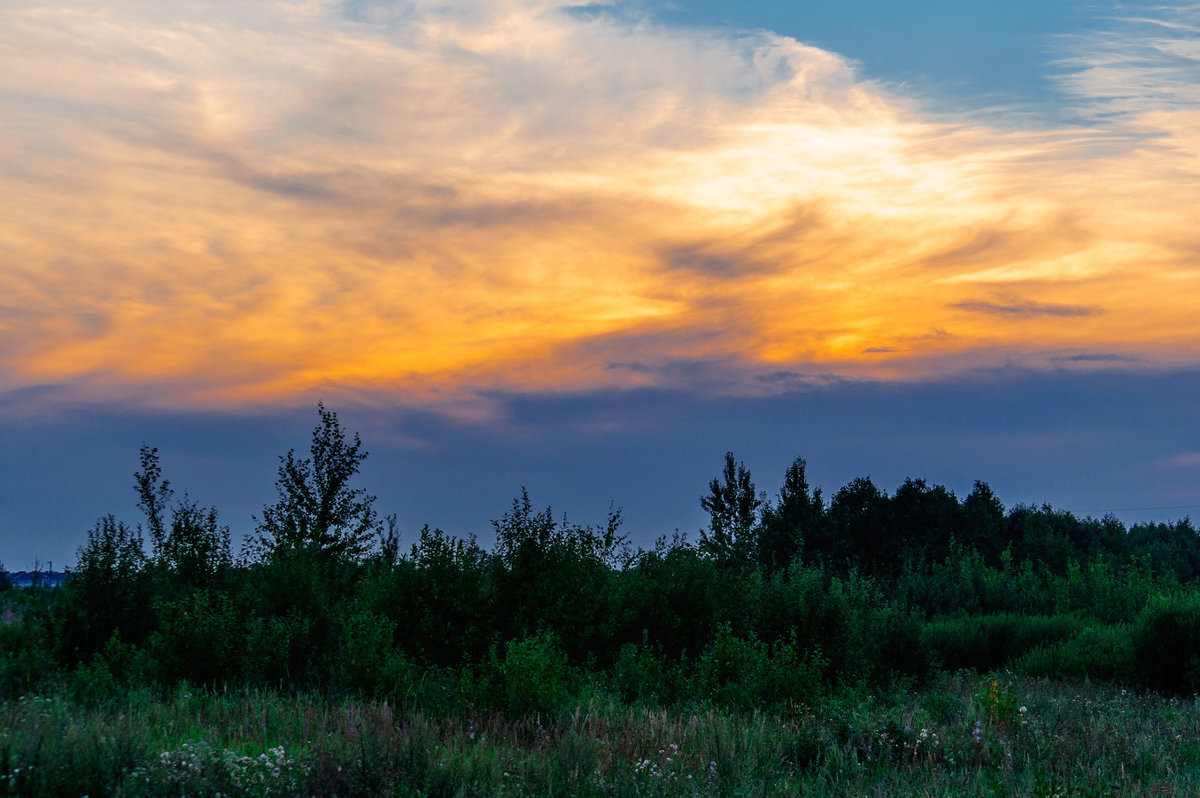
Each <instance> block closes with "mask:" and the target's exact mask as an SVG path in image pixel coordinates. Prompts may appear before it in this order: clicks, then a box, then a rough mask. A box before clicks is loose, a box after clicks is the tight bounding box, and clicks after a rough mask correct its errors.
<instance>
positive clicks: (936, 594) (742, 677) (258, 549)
mask: <svg viewBox="0 0 1200 798" xmlns="http://www.w3.org/2000/svg"><path fill="white" fill-rule="evenodd" d="M317 410H318V416H319V422H318V424H317V426H316V427H315V429H314V430H313V433H312V437H311V441H310V444H309V448H308V452H307V455H301V454H298V453H297V452H296V451H295V450H292V451H289V452H288V453H287V454H286V455H284V456H282V457H281V458H280V463H279V471H278V479H277V482H276V489H277V496H276V498H275V500H274V502H273V503H271V504H269V505H267V506H266V507H264V509H263V511H262V514H261V516H259V517H256V518H255V521H256V527H255V531H254V533H253V534H252V535H251V536H250V537H249V538H248V540H247V541H246V544H245V545H244V547H243V549H242V551H240V552H238V553H236V554H235V552H234V551H233V547H232V544H231V539H230V533H229V529H228V527H226V526H224V525H223V524H222V523H221V522H220V518H219V515H218V512H217V510H216V509H215V508H212V507H206V506H202V505H200V504H199V503H198V502H196V501H195V500H193V499H191V498H190V497H189V496H188V494H186V493H183V494H182V495H181V494H179V493H178V492H177V491H176V490H175V487H174V486H173V485H172V484H171V482H170V481H169V480H167V479H166V478H165V477H164V475H163V473H162V469H161V467H160V464H159V459H158V452H157V450H156V449H154V448H152V447H149V446H143V447H142V449H141V452H140V468H139V470H138V471H137V472H136V474H135V475H134V488H135V491H136V494H137V498H138V507H139V509H140V510H141V512H142V515H143V519H142V521H141V522H139V523H137V524H133V525H130V524H128V523H126V522H125V521H123V520H119V519H118V518H116V517H115V516H114V515H107V516H104V517H102V518H100V519H99V520H98V521H97V523H96V524H95V525H94V526H93V527H92V528H91V529H90V530H88V531H87V538H86V542H85V543H84V545H83V546H82V547H81V549H80V550H79V557H78V563H77V566H76V568H75V576H74V578H73V579H72V580H70V582H69V583H68V584H66V585H65V586H64V587H63V588H60V589H57V590H40V591H39V590H34V591H15V590H6V591H4V592H3V594H2V595H3V596H4V599H3V601H4V603H5V606H6V609H5V618H6V620H5V621H4V623H2V624H0V657H2V659H0V691H2V692H3V694H6V695H14V694H19V693H22V692H25V691H29V690H35V689H37V688H38V686H39V685H41V684H44V683H45V682H46V681H47V680H49V681H55V680H57V681H58V682H61V683H66V684H68V685H69V686H71V687H72V689H76V690H78V691H80V692H82V693H84V694H93V693H94V694H97V695H102V694H104V693H105V692H106V691H113V690H118V689H124V688H127V687H129V686H131V685H156V684H157V685H169V684H176V683H179V682H181V681H186V682H189V683H194V684H208V685H222V684H225V685H233V684H236V685H246V684H250V685H255V684H257V685H266V686H272V687H281V688H284V689H312V690H322V691H333V692H347V691H351V692H362V693H371V694H379V693H382V694H388V695H413V694H416V693H421V692H425V693H432V697H430V696H428V695H427V696H426V697H425V700H427V701H437V700H445V701H449V702H454V701H458V702H460V703H464V702H465V703H470V704H471V705H472V706H475V705H478V706H481V707H483V706H491V707H495V708H497V709H498V710H500V711H508V712H525V711H530V710H538V711H550V710H552V709H553V708H554V707H555V706H557V705H560V704H562V705H565V704H563V702H564V701H566V697H568V696H572V695H577V694H578V691H579V690H582V689H603V690H605V691H608V692H611V693H613V694H616V695H619V696H620V697H621V698H622V699H623V700H629V701H648V702H654V703H678V702H688V701H696V700H711V701H716V702H718V703H722V704H727V705H732V706H758V705H762V704H784V703H788V702H793V703H794V702H803V701H812V700H814V696H816V695H818V694H819V693H820V692H821V691H822V690H826V689H829V688H830V687H833V686H836V685H838V684H863V683H866V684H871V683H880V684H882V683H886V682H889V681H893V680H895V679H917V680H920V679H923V678H925V677H926V676H927V675H928V674H929V673H931V672H933V671H935V670H937V669H946V668H960V667H967V668H978V669H981V670H983V669H988V668H998V667H1002V666H1004V667H1019V668H1023V669H1025V670H1026V671H1027V672H1030V673H1035V674H1038V675H1051V676H1067V677H1087V678H1101V679H1109V680H1114V681H1120V682H1123V683H1124V682H1127V683H1129V684H1132V685H1136V686H1145V687H1151V688H1155V689H1161V690H1167V691H1182V692H1188V691H1191V690H1194V689H1200V669H1197V668H1195V667H1191V666H1189V665H1188V663H1189V662H1191V661H1192V659H1194V651H1195V650H1197V645H1198V644H1200V589H1198V584H1200V583H1198V582H1197V577H1198V576H1200V539H1198V536H1197V534H1196V530H1195V529H1194V528H1193V527H1192V525H1191V523H1190V521H1188V520H1186V519H1185V520H1183V521H1180V522H1177V523H1171V524H1139V525H1135V526H1133V527H1132V528H1128V529H1127V528H1126V527H1125V526H1124V525H1123V524H1121V523H1120V522H1119V521H1118V520H1117V519H1115V518H1112V517H1105V518H1101V519H1093V518H1082V519H1081V518H1078V517H1076V516H1074V515H1073V514H1071V513H1069V512H1065V511H1060V510H1055V509H1053V508H1051V507H1049V506H1042V507H1029V506H1024V505H1018V506H1016V507H1013V508H1011V509H1005V507H1004V506H1003V504H1002V503H1001V502H1000V500H999V499H998V498H997V497H996V496H995V495H994V494H993V492H992V491H991V489H990V488H989V487H988V486H987V485H986V484H985V483H983V482H976V483H975V485H974V488H973V489H972V491H971V492H970V493H969V494H968V495H967V496H966V497H965V498H963V499H961V500H960V499H959V498H958V497H957V496H955V494H954V493H953V492H952V491H949V490H947V489H946V488H944V487H942V486H938V485H933V486H931V485H929V484H927V483H926V482H925V481H924V480H920V479H908V480H906V481H905V482H904V483H903V484H902V485H900V486H899V487H898V488H897V489H896V490H895V491H894V492H893V493H892V494H890V495H889V494H888V493H887V492H885V491H883V490H881V489H880V488H878V487H877V486H876V485H875V484H874V483H873V482H872V481H871V480H870V479H869V478H861V479H856V480H854V481H852V482H851V483H849V484H848V485H846V486H844V487H843V488H841V489H840V490H838V491H837V492H836V493H834V494H833V496H832V497H831V498H830V499H828V500H826V499H825V497H824V496H823V495H822V493H821V491H820V490H814V489H813V488H812V487H811V486H810V485H809V483H808V481H807V476H806V463H805V461H804V460H803V459H797V460H795V461H794V462H793V463H792V465H791V466H790V467H789V468H788V469H787V471H786V473H785V474H784V478H783V481H782V485H781V487H780V488H779V490H778V492H777V494H776V495H775V496H774V497H768V496H767V495H766V494H765V493H763V492H761V491H759V490H758V488H757V487H756V485H755V483H754V481H753V479H752V477H751V474H750V472H749V470H748V469H747V468H746V466H745V465H744V464H743V463H740V462H739V461H738V460H737V459H736V457H735V456H734V454H733V453H728V454H727V455H726V456H725V459H724V464H723V469H722V471H721V473H720V474H719V475H718V476H716V477H715V478H714V479H713V480H712V481H711V482H710V484H709V485H708V486H707V491H706V492H705V493H704V494H703V495H702V497H701V499H700V501H701V505H702V507H703V508H704V509H705V510H706V511H707V512H708V513H709V517H710V520H709V525H708V527H707V528H706V529H704V530H702V531H701V532H700V534H699V536H698V539H697V540H696V541H695V543H693V542H692V541H690V540H689V539H688V538H687V537H686V536H680V535H678V534H676V535H675V536H672V537H670V538H667V537H663V538H660V539H659V540H658V541H657V542H656V543H655V544H654V545H653V546H651V547H642V548H635V547H634V546H633V545H632V544H631V542H630V541H629V539H628V538H627V536H626V535H625V534H624V533H623V532H622V529H621V521H622V519H621V512H620V510H619V509H615V508H613V509H610V511H609V514H608V516H607V518H605V519H604V521H602V522H601V523H599V524H579V523H575V522H573V521H570V520H569V519H567V518H566V517H565V516H555V515H554V514H553V513H552V511H551V509H550V508H549V507H547V508H545V509H539V508H538V507H537V506H535V504H534V503H533V501H532V499H531V498H530V496H529V495H528V493H527V492H526V491H525V490H524V489H522V490H521V491H520V493H519V495H518V496H517V497H516V498H515V499H514V500H513V502H512V505H511V506H510V507H509V508H507V509H506V510H505V511H504V512H503V513H502V514H501V515H500V517H499V518H498V519H496V520H495V521H493V527H494V532H495V543H494V545H493V546H492V547H491V548H490V550H489V549H485V548H484V547H483V546H481V545H480V544H479V542H478V541H477V539H476V538H474V537H456V536H453V535H450V534H447V533H446V532H444V531H442V530H439V529H431V528H429V527H425V528H423V529H422V530H421V531H420V532H419V534H418V535H417V537H416V539H415V541H413V542H412V543H411V544H409V545H408V546H407V547H404V546H402V545H401V539H400V534H399V531H398V529H397V527H396V522H395V518H394V517H380V516H379V514H378V512H377V511H376V509H375V501H376V499H375V497H374V496H371V495H369V494H367V493H366V492H365V491H364V490H362V489H361V488H358V487H356V486H355V484H354V478H355V476H356V475H357V474H358V473H359V469H360V466H361V464H362V463H363V461H364V459H365V458H366V457H367V452H366V450H365V449H364V447H363V444H362V442H361V440H360V439H359V437H358V436H357V435H350V434H349V433H348V432H347V431H346V430H345V429H344V427H343V426H342V425H341V423H340V422H339V420H338V418H337V415H336V413H334V412H333V411H332V410H329V409H327V408H326V407H324V406H323V405H318V408H317ZM1189 658H1191V659H1189ZM438 688H441V690H439V689H438ZM567 703H569V702H567Z"/></svg>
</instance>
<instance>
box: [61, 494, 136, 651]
mask: <svg viewBox="0 0 1200 798" xmlns="http://www.w3.org/2000/svg"><path fill="white" fill-rule="evenodd" d="M66 595H67V598H68V600H69V601H68V602H67V607H65V610H66V612H65V615H66V617H65V618H64V624H63V627H64V628H63V635H62V639H61V643H62V656H63V659H64V660H66V661H67V662H71V663H76V662H81V661H87V660H88V659H89V658H90V657H91V656H92V655H93V654H95V653H96V652H97V651H99V650H100V648H101V647H102V646H103V645H105V643H107V642H108V640H109V639H110V638H111V637H112V635H113V633H114V632H119V633H120V636H121V637H122V638H123V639H124V640H126V641H128V642H130V643H134V644H139V643H141V642H143V641H144V640H145V639H146V635H147V634H148V633H149V631H150V621H151V615H150V613H149V612H148V611H147V610H148V608H149V606H150V596H151V585H150V580H149V572H148V570H147V560H146V554H145V552H144V550H143V548H142V536H141V533H140V532H139V531H137V530H134V529H131V528H129V527H128V526H126V525H125V524H124V523H123V522H120V521H118V520H117V519H116V518H115V517H114V516H112V515H106V516H104V517H102V518H101V519H100V520H99V521H98V522H97V523H96V525H95V526H94V527H92V528H91V529H89V530H88V533H87V544H86V545H84V546H83V548H81V549H80V550H79V562H78V565H77V566H76V569H75V578H74V579H72V580H71V584H70V591H69V592H68V593H67V594H66Z"/></svg>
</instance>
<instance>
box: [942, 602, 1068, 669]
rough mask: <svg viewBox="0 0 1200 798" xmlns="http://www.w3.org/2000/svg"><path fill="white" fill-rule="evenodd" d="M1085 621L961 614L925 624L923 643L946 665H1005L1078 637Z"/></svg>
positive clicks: (1000, 666) (985, 666)
mask: <svg viewBox="0 0 1200 798" xmlns="http://www.w3.org/2000/svg"><path fill="white" fill-rule="evenodd" d="M1085 626H1086V623H1085V622H1084V621H1082V620H1081V619H1080V618H1078V617H1076V616H1073V615H1055V616H1050V617H1045V616H1038V615H1034V616H1024V615H1010V614H1002V615H983V616H967V615H964V616H961V617H958V618H947V619H945V620H940V621H933V622H930V623H929V624H927V625H926V626H925V629H924V632H923V633H922V636H921V645H922V646H923V647H924V648H925V649H926V650H928V651H929V652H931V655H932V656H933V658H934V660H935V661H936V662H937V663H938V664H939V665H940V666H941V667H943V668H946V669H949V670H957V669H959V668H974V669H976V670H980V671H987V670H992V669H996V668H1003V667H1005V666H1006V665H1007V664H1009V663H1010V662H1011V661H1012V660H1014V659H1016V658H1017V657H1020V656H1022V655H1024V654H1026V653H1027V652H1029V651H1032V650H1033V649H1035V648H1037V647H1039V646H1048V645H1052V644H1056V643H1060V642H1063V641H1066V640H1069V639H1071V638H1074V637H1076V636H1077V635H1079V634H1080V632H1082V631H1083V629H1084V628H1085Z"/></svg>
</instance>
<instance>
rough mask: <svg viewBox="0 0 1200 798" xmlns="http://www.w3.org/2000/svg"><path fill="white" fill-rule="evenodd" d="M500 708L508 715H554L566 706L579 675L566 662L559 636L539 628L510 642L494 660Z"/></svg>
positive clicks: (575, 688)
mask: <svg viewBox="0 0 1200 798" xmlns="http://www.w3.org/2000/svg"><path fill="white" fill-rule="evenodd" d="M496 670H497V671H498V675H499V685H498V687H499V696H497V698H498V699H499V702H498V703H499V708H500V709H501V710H503V711H504V712H505V713H506V714H507V715H509V716H510V717H518V716H521V715H530V714H535V713H537V714H546V715H553V714H554V713H555V712H556V711H558V710H559V709H561V708H563V707H565V706H566V705H567V704H568V703H569V701H570V700H571V698H572V697H573V695H574V693H575V691H576V690H577V689H578V687H579V677H578V674H577V673H576V672H575V670H574V669H573V668H571V666H570V665H568V664H567V655H566V654H565V653H564V652H563V649H562V646H561V645H560V644H559V642H558V638H557V637H556V636H555V635H554V633H553V632H551V631H549V630H548V629H542V630H541V631H539V632H536V633H534V634H532V635H530V636H529V637H526V638H524V639H522V640H514V641H512V642H510V643H509V644H508V645H507V646H505V649H504V657H503V659H500V660H499V661H498V662H496Z"/></svg>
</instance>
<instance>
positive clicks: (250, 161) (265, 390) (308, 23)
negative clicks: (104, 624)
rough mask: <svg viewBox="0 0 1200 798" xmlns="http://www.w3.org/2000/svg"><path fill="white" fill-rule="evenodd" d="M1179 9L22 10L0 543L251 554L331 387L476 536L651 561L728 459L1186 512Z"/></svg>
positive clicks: (1187, 321) (478, 6)
mask: <svg viewBox="0 0 1200 798" xmlns="http://www.w3.org/2000/svg"><path fill="white" fill-rule="evenodd" d="M1198 34H1200V6H1197V5H1196V4H1194V3H1188V2H1165V3H1164V2H1132V3H1130V2H1124V3H1116V2H1108V1H1107V0H1096V2H1074V1H1073V0H1061V1H1059V2H1054V3H1046V2H1044V0H1041V1H1039V2H1034V1H1033V0H1018V1H1017V2H1006V3H999V2H990V0H989V2H980V3H964V2H961V0H959V1H958V2H950V1H949V0H940V1H936V2H935V1H934V0H915V1H914V2H910V3H894V2H889V1H887V0H873V1H869V0H848V1H847V2H842V3H838V4H831V3H825V2H816V1H815V0H793V1H792V2H783V1H782V0H778V1H777V2H768V1H767V0H755V1H754V2H743V3H739V4H733V3H728V2H717V0H707V1H706V2H700V0H695V1H694V2H693V0H679V1H678V2H666V1H665V0H662V1H661V2H660V0H643V1H642V2H624V1H623V0H616V2H610V3H588V4H572V3H567V4H564V3H563V2H562V0H559V2H550V1H549V0H438V2H431V1H430V2H427V1H426V0H411V1H409V2H402V1H401V0H392V1H385V0H380V1H379V2H374V1H373V0H342V1H340V2H339V1H335V0H279V1H277V2H269V1H268V0H250V2H247V0H236V2H235V0H205V1H204V2H200V1H199V0H196V1H195V2H193V1H192V0H171V2H166V3H145V2H141V0H106V2H98V1H96V2H91V1H90V0H76V1H74V2H62V3H58V2H53V0H6V2H5V3H3V5H0V560H3V562H4V564H5V565H7V566H8V567H9V568H10V569H12V568H24V567H29V566H30V565H31V564H32V561H33V559H34V558H35V557H37V558H40V559H41V560H42V561H45V560H48V559H49V560H54V561H55V563H56V567H57V566H58V564H66V563H67V562H70V561H73V559H74V554H75V550H76V548H77V547H78V546H79V545H81V544H82V542H83V540H84V538H85V532H86V529H87V528H88V526H90V525H91V524H92V523H93V522H94V521H95V519H96V517H97V516H98V515H100V514H101V513H106V512H114V513H116V514H117V515H118V516H119V517H121V518H125V519H127V520H129V521H137V520H138V517H137V514H136V507H135V499H134V495H133V491H132V490H131V485H132V478H131V475H132V473H133V471H134V470H135V469H136V467H137V450H138V446H139V445H140V444H141V443H142V442H146V443H149V444H150V445H154V446H157V447H158V448H159V450H160V455H161V458H162V465H163V468H164V471H165V474H166V476H167V477H168V478H170V479H172V481H173V482H174V483H175V484H176V486H177V487H178V488H179V489H180V490H181V491H182V490H187V491H188V492H189V493H190V495H191V497H192V498H194V499H196V500H198V501H200V502H201V503H202V504H208V505H216V506H217V507H218V509H219V510H220V511H221V513H222V519H223V521H224V522H225V523H228V524H229V525H230V526H231V528H232V529H233V531H234V533H235V537H237V536H240V535H241V534H242V533H244V532H246V531H249V530H250V529H251V528H252V524H253V522H252V521H251V518H250V516H251V514H252V513H258V512H260V510H261V508H262V506H263V504H265V503H269V502H270V501H271V500H272V499H273V496H274V490H273V487H272V483H273V480H274V469H275V466H276V464H277V459H276V458H277V456H278V455H279V454H282V453H283V452H286V451H287V449H288V448H291V447H296V448H299V449H305V448H306V446H307V439H308V434H309V431H310V430H311V428H312V427H313V426H314V425H315V423H316V421H317V417H316V413H315V409H314V408H315V405H316V402H317V401H318V400H323V401H324V402H325V403H326V404H327V405H328V406H330V407H331V408H333V409H334V410H336V411H338V412H339V414H340V416H341V418H342V420H343V422H345V424H346V425H347V427H349V428H350V429H352V430H357V431H358V432H360V433H361V434H362V437H363V440H364V442H365V444H366V446H367V448H368V449H369V450H370V451H371V452H372V455H371V457H370V458H369V460H368V461H367V463H366V465H365V467H364V474H363V485H364V486H365V487H368V488H370V489H371V490H372V491H373V492H375V493H377V494H378V495H379V509H380V510H381V511H383V512H395V513H397V514H398V516H399V518H400V522H401V527H402V529H403V530H404V532H405V534H406V538H407V540H408V541H409V542H411V541H412V539H413V538H415V533H416V532H417V531H418V530H419V528H420V525H421V524H423V523H429V524H431V525H434V526H440V527H442V528H444V529H446V530H447V531H449V532H452V533H455V534H459V535H466V534H469V533H477V534H479V535H480V537H481V539H483V540H485V541H486V540H487V539H488V536H489V534H490V527H489V525H488V519H491V518H495V517H498V516H499V514H500V513H502V512H503V511H504V509H505V508H506V507H507V505H508V504H509V502H510V500H511V498H512V497H513V496H515V495H516V493H517V492H518V491H519V489H520V487H521V486H522V485H528V486H529V489H530V492H531V495H532V497H533V500H534V502H535V503H537V504H539V505H541V506H544V505H546V504H551V505H553V506H554V508H555V510H556V512H557V511H566V512H568V514H569V515H570V516H571V518H572V519H574V520H579V521H582V522H592V521H600V520H602V519H603V516H604V512H605V511H606V509H607V508H608V506H609V503H610V501H611V502H615V504H616V505H619V506H623V507H624V508H625V516H626V519H627V530H628V531H630V532H631V533H632V534H633V536H634V538H635V540H636V541H637V542H639V543H649V542H651V541H652V540H653V538H654V537H655V536H657V535H659V534H669V533H671V532H673V531H674V529H675V528H679V529H680V530H681V531H686V532H689V533H693V534H694V533H695V531H696V529H697V528H699V526H700V525H702V524H703V522H704V516H703V514H702V512H701V510H700V507H699V502H698V499H699V496H700V494H701V493H702V492H703V490H704V487H705V484H706V482H707V480H708V479H709V478H710V477H711V476H713V475H715V474H716V473H717V472H718V471H719V469H720V465H721V462H720V461H721V456H722V454H723V452H724V451H726V450H727V449H732V450H733V451H734V452H735V454H737V455H738V457H739V459H743V460H745V461H746V464H747V465H748V466H749V467H750V468H751V471H752V472H753V473H754V476H755V478H756V481H757V482H758V485H759V487H760V488H762V489H763V490H766V491H768V492H769V493H772V494H773V493H774V492H775V490H776V489H777V487H778V484H779V481H780V480H781V478H782V474H783V470H784V469H785V468H786V466H787V464H788V463H789V462H790V461H791V460H792V459H793V458H794V457H796V456H798V455H799V456H804V457H806V458H807V459H808V461H809V467H810V478H811V479H812V480H813V481H814V482H815V483H816V484H817V485H819V486H821V487H823V488H824V489H825V490H826V493H827V494H832V493H833V492H834V491H836V489H837V488H839V487H840V486H841V485H843V484H845V483H846V482H847V481H849V480H850V479H852V478H854V477H856V476H863V475H868V474H869V475H871V476H872V477H873V478H874V479H875V480H876V482H877V483H878V484H880V486H881V487H884V488H886V489H888V490H892V489H894V488H895V487H896V485H897V484H899V482H900V481H902V480H903V479H904V478H905V477H906V476H916V477H925V478H927V479H928V480H930V481H931V482H936V483H941V484H946V485H947V486H949V487H951V488H952V489H954V490H956V491H958V492H959V494H960V495H962V494H965V493H966V492H967V491H969V490H970V486H971V483H972V481H973V480H975V479H983V480H985V481H988V482H989V483H990V484H991V485H992V487H993V489H995V490H996V492H997V494H998V495H999V496H1000V498H1001V499H1002V500H1004V501H1005V502H1006V503H1007V504H1009V505H1012V504H1015V503H1018V502H1026V503H1037V504H1040V503H1042V502H1050V503H1051V504H1053V505H1054V506H1056V507H1062V508H1063V509H1070V510H1073V511H1075V512H1077V513H1079V514H1080V515H1097V516H1098V515H1103V514H1104V513H1107V512H1114V513H1115V514H1116V515H1117V516H1118V517H1120V518H1122V519H1123V520H1125V521H1127V522H1132V521H1136V520H1150V519H1165V518H1179V517H1183V516H1185V515H1189V514H1191V515H1193V516H1200V403H1198V402H1197V400H1196V397H1197V396H1198V393H1197V392H1198V391H1200V35H1198Z"/></svg>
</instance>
